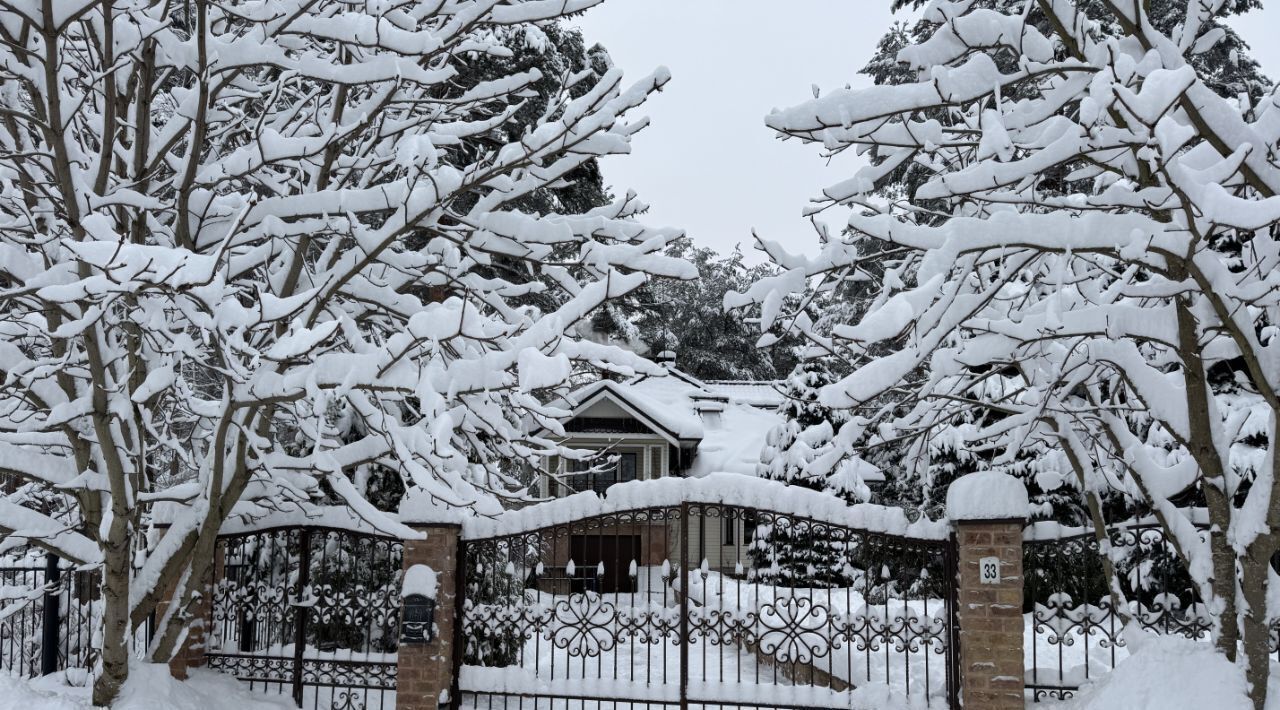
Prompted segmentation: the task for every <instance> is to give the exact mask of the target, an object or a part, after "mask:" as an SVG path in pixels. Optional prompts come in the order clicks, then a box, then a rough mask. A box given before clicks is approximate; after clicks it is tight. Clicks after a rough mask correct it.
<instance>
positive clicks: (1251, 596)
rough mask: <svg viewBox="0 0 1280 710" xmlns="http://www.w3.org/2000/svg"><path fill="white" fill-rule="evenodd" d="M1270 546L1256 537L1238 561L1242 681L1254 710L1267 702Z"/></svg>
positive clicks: (1261, 709) (1269, 639) (1269, 665)
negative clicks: (1240, 564) (1241, 596)
mask: <svg viewBox="0 0 1280 710" xmlns="http://www.w3.org/2000/svg"><path fill="white" fill-rule="evenodd" d="M1273 548H1274V545H1273V544H1272V543H1271V540H1270V539H1269V538H1267V537H1259V538H1258V539H1257V540H1255V541H1254V542H1253V544H1252V545H1250V546H1249V548H1248V550H1247V551H1246V552H1245V554H1244V556H1243V557H1242V558H1241V560H1242V562H1243V563H1244V583H1243V592H1244V603H1245V609H1244V616H1243V617H1242V618H1243V621H1244V656H1245V679H1246V680H1248V682H1249V699H1250V700H1251V701H1252V702H1253V707H1254V710H1263V708H1264V706H1265V705H1266V702H1267V680H1268V678H1269V676H1270V670H1271V650H1270V646H1271V644H1270V641H1271V629H1270V627H1269V625H1268V624H1267V576H1268V574H1269V573H1270V571H1271V565H1270V561H1271V551H1272V549H1273Z"/></svg>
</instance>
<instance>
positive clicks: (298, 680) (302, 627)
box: [291, 528, 311, 707]
mask: <svg viewBox="0 0 1280 710" xmlns="http://www.w3.org/2000/svg"><path fill="white" fill-rule="evenodd" d="M310 586H311V531H310V530H308V529H307V528H303V529H302V530H301V531H300V532H299V533H298V591H297V593H296V594H295V595H294V599H293V676H292V678H291V684H292V686H293V702H294V703H296V704H297V706H298V707H302V700H303V692H302V690H303V683H302V679H303V673H302V671H303V665H304V664H305V663H306V650H307V617H308V616H310V615H311V614H310V612H311V602H310V599H309V597H310V595H311V589H310Z"/></svg>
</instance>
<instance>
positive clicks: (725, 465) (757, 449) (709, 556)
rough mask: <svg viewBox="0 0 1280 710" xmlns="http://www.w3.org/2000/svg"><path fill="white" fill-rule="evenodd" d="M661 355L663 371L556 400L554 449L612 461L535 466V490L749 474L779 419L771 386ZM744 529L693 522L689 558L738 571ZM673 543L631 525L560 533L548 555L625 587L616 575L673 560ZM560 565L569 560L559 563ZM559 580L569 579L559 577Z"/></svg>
mask: <svg viewBox="0 0 1280 710" xmlns="http://www.w3.org/2000/svg"><path fill="white" fill-rule="evenodd" d="M664 355H666V356H667V357H665V358H664V357H662V356H660V357H659V360H660V361H661V362H662V363H663V364H664V366H665V369H666V372H665V374H663V375H641V376H637V377H634V378H632V379H629V380H624V381H621V382H614V381H608V380H601V381H598V382H594V383H592V384H590V385H587V386H585V387H582V388H580V389H578V390H576V391H574V392H572V393H571V394H569V395H568V397H567V401H566V402H564V403H562V404H563V405H564V406H565V408H567V409H569V410H570V414H569V416H567V417H565V418H564V419H563V420H562V425H563V427H564V430H565V434H566V437H565V438H564V439H563V440H562V442H561V443H563V444H565V445H567V446H569V447H570V448H574V449H579V450H591V451H600V452H602V453H606V454H608V455H610V456H616V463H613V464H610V463H608V461H609V460H610V459H607V458H600V459H596V460H593V461H578V460H567V459H564V458H561V457H558V456H551V457H548V459H547V460H546V461H545V468H544V470H546V471H548V472H550V473H549V475H548V476H544V477H542V479H541V480H540V483H539V490H538V493H540V494H541V495H542V496H543V497H562V496H565V495H571V494H573V493H577V492H581V491H587V490H591V491H595V492H596V493H599V494H601V495H603V494H604V493H605V492H606V491H607V490H608V488H609V487H611V486H613V485H616V484H618V483H623V482H626V481H633V480H650V479H655V478H663V477H666V476H687V477H701V476H706V475H707V474H710V473H718V472H729V473H738V474H742V475H744V476H754V475H756V469H757V465H758V463H759V461H760V453H761V450H762V449H763V447H764V444H765V440H766V437H767V436H768V434H769V432H770V431H771V430H772V429H773V428H774V427H775V426H776V425H778V424H779V423H780V421H781V417H780V416H779V414H778V413H777V409H778V406H779V405H780V404H781V403H782V400H783V395H782V392H781V383H778V382H769V381H703V380H699V379H697V378H695V377H693V376H691V375H689V374H687V373H684V372H681V371H680V370H679V369H678V368H676V367H675V364H674V362H673V358H672V357H671V356H670V353H664ZM538 434H540V435H542V436H550V435H551V432H550V431H548V430H546V429H543V430H541V431H539V432H538ZM753 531H754V526H753V525H750V524H749V521H745V520H735V519H733V518H725V519H723V520H721V521H719V522H718V523H717V524H715V525H705V524H703V525H699V526H697V528H696V529H692V530H690V534H689V540H688V544H689V546H690V549H689V554H690V555H691V557H690V559H695V560H705V561H706V565H707V567H708V568H709V569H714V570H719V571H722V572H725V573H727V574H740V573H741V571H742V564H743V563H744V559H743V558H744V554H743V550H744V548H745V546H746V545H748V544H749V542H750V536H751V534H752V532H753ZM676 537H677V535H676V531H675V528H674V527H673V526H671V525H668V524H667V523H649V524H645V525H633V526H631V528H628V529H621V530H618V531H616V534H610V535H605V536H601V535H575V536H570V537H569V538H568V539H566V540H564V541H563V542H562V543H561V547H562V549H559V550H557V551H556V552H555V554H554V557H555V562H554V565H555V566H557V567H562V568H567V569H569V570H592V569H595V568H596V567H597V566H598V565H601V564H603V569H605V570H606V574H605V575H604V576H603V577H602V579H601V580H600V581H599V583H600V584H601V585H602V587H601V588H600V591H605V592H609V591H628V590H627V589H626V587H627V586H628V585H629V584H632V583H633V582H629V581H628V579H627V576H628V575H627V574H625V572H624V570H627V569H628V567H629V566H630V565H631V564H632V563H633V562H634V563H635V564H636V565H638V566H641V567H652V566H658V565H662V564H663V562H664V561H666V560H674V559H676V558H677V551H678V549H679V548H678V545H679V542H678V541H677V540H676ZM569 560H572V561H573V563H574V564H573V565H568V561H569ZM579 576H582V575H579ZM569 577H574V575H573V574H569V575H567V576H566V577H565V578H564V579H568V578H569ZM578 586H581V580H578ZM549 591H551V590H549ZM557 591H558V590H557Z"/></svg>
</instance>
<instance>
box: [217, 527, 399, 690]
mask: <svg viewBox="0 0 1280 710" xmlns="http://www.w3.org/2000/svg"><path fill="white" fill-rule="evenodd" d="M403 550H404V548H403V543H402V542H401V541H400V540H398V539H395V538H390V537H386V536H381V535H376V534H368V533H364V532H355V531H353V530H350V529H334V528H321V527H314V526H307V527H297V526H294V527H275V526H273V527H270V528H269V529H259V530H254V529H248V530H243V531H241V532H239V533H237V534H232V535H223V536H220V537H219V540H218V552H217V555H218V556H217V563H216V570H215V576H216V579H215V582H214V589H213V599H212V626H211V631H210V637H209V640H208V650H207V654H206V659H207V661H208V664H209V666H210V667H211V668H213V669H216V670H220V671H223V672H225V673H229V674H231V675H234V676H235V677H236V678H239V679H240V680H242V681H244V682H246V683H248V684H249V685H250V687H252V688H254V689H256V690H262V691H266V692H271V693H280V694H288V695H292V697H293V699H294V701H295V702H296V703H297V704H298V705H299V707H306V708H315V709H317V710H319V709H328V708H367V709H368V710H391V709H392V708H394V707H395V688H396V671H397V662H396V650H397V648H398V644H399V633H398V631H399V619H400V577H401V564H402V562H401V561H402V557H403Z"/></svg>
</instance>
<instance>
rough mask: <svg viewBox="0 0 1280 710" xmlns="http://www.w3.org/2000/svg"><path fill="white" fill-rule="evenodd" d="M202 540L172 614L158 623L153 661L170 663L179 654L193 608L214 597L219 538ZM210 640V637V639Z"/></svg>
mask: <svg viewBox="0 0 1280 710" xmlns="http://www.w3.org/2000/svg"><path fill="white" fill-rule="evenodd" d="M205 537H206V536H202V537H201V539H200V540H198V541H197V542H196V545H195V549H194V550H193V551H192V553H191V560H190V565H191V566H190V569H189V571H188V574H186V575H183V576H182V577H180V578H179V580H178V583H177V586H176V589H174V591H173V596H172V598H171V600H170V606H169V611H168V613H166V614H165V615H164V616H163V617H161V618H158V619H156V629H155V638H154V639H153V640H152V642H151V653H150V657H151V661H152V662H153V663H168V662H169V661H170V660H172V659H173V657H174V655H175V654H177V652H178V649H179V648H180V647H181V646H180V645H181V643H182V642H183V640H184V639H185V638H186V635H187V634H186V632H187V627H189V626H190V625H191V622H192V618H191V608H192V607H193V606H195V605H196V602H197V601H198V600H199V598H200V597H201V596H204V595H210V594H212V593H213V590H212V583H213V559H214V551H215V549H216V547H217V538H216V536H207V537H208V540H207V541H206V539H205ZM206 638H207V637H206Z"/></svg>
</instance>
